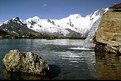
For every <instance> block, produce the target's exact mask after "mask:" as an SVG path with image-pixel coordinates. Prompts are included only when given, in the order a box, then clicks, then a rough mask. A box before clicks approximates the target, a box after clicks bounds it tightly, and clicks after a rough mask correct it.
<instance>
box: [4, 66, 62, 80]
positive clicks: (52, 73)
mask: <svg viewBox="0 0 121 81" xmlns="http://www.w3.org/2000/svg"><path fill="white" fill-rule="evenodd" d="M49 67H50V70H49V71H48V72H47V75H45V76H38V75H29V74H20V73H14V72H8V71H6V69H5V68H3V72H2V73H3V77H4V79H3V80H48V79H52V78H54V77H57V76H58V74H59V73H60V68H59V67H58V66H56V65H49Z"/></svg>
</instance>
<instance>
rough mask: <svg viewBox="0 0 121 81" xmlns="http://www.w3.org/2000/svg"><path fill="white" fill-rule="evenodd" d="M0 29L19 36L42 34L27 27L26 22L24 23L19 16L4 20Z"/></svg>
mask: <svg viewBox="0 0 121 81" xmlns="http://www.w3.org/2000/svg"><path fill="white" fill-rule="evenodd" d="M0 29H1V30H3V31H5V32H7V33H9V34H10V35H13V36H18V37H31V36H33V37H36V36H40V34H39V33H37V32H35V31H33V30H31V29H29V28H27V26H26V24H23V23H22V21H21V20H20V19H19V18H18V17H16V18H13V19H11V20H8V21H6V22H4V23H3V24H2V25H1V26H0Z"/></svg>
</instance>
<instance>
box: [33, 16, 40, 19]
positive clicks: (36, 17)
mask: <svg viewBox="0 0 121 81" xmlns="http://www.w3.org/2000/svg"><path fill="white" fill-rule="evenodd" d="M32 19H40V18H39V17H38V16H34V17H33V18H32Z"/></svg>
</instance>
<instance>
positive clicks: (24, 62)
mask: <svg viewBox="0 0 121 81" xmlns="http://www.w3.org/2000/svg"><path fill="white" fill-rule="evenodd" d="M2 61H3V63H4V65H5V68H6V70H7V71H10V72H17V73H20V74H32V75H34V74H37V75H45V74H46V73H47V71H48V70H49V66H48V64H47V63H46V62H45V61H44V60H43V59H42V58H41V57H40V56H38V55H37V54H34V53H32V52H20V51H19V50H10V51H9V52H8V53H7V54H6V55H5V57H4V58H3V60H2Z"/></svg>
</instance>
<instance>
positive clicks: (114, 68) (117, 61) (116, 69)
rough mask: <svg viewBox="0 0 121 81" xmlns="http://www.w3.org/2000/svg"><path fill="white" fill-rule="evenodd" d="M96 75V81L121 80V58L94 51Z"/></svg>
mask: <svg viewBox="0 0 121 81" xmlns="http://www.w3.org/2000/svg"><path fill="white" fill-rule="evenodd" d="M95 54H96V73H97V79H98V80H121V56H119V55H115V54H111V53H107V52H101V51H96V52H95Z"/></svg>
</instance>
